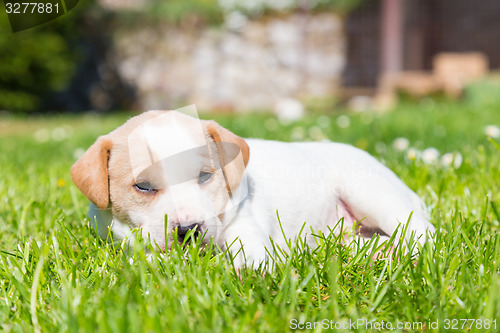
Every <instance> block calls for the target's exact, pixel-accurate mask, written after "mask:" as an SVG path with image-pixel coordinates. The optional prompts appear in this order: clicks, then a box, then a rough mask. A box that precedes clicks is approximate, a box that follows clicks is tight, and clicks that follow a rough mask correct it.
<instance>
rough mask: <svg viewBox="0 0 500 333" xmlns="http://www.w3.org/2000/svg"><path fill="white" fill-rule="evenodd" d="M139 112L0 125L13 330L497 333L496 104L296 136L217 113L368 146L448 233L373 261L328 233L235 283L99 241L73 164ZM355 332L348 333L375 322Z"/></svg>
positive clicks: (0, 221)
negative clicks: (406, 146)
mask: <svg viewBox="0 0 500 333" xmlns="http://www.w3.org/2000/svg"><path fill="white" fill-rule="evenodd" d="M128 116H129V115H126V114H116V115H112V116H107V117H102V116H96V115H94V116H91V115H88V116H67V115H66V116H54V117H51V118H45V119H36V118H34V119H11V118H5V117H4V118H0V151H1V153H0V234H1V238H0V249H1V252H0V325H1V326H0V327H1V329H2V331H12V332H24V331H41V332H53V331H61V332H68V331H70V332H75V331H89V332H94V331H96V330H99V331H105V332H109V331H123V332H138V331H162V332H177V331H195V332H212V331H224V332H248V331H256V332H257V331H258V332H261V331H272V332H275V331H276V332H286V331H290V330H293V328H294V327H295V326H294V325H293V324H294V323H298V322H302V323H305V322H321V321H322V320H328V321H330V320H332V321H333V322H332V323H330V324H333V325H334V324H335V323H337V325H340V324H341V323H344V325H345V324H348V323H352V322H356V321H357V320H367V321H375V322H376V323H381V322H382V321H383V322H384V323H387V322H390V323H391V324H392V325H393V326H394V328H396V324H397V323H398V322H421V323H422V329H423V330H427V331H434V330H435V329H433V326H431V325H430V324H431V323H435V322H436V321H438V324H439V329H438V330H440V331H444V330H445V329H444V328H445V324H446V322H445V320H447V319H448V320H454V319H456V320H458V323H457V326H456V327H457V328H461V327H462V325H463V321H460V320H461V319H481V320H483V321H484V320H486V319H488V320H496V329H493V324H492V323H491V324H490V330H491V331H500V315H499V314H500V292H499V290H500V278H499V273H500V269H499V262H500V237H499V233H498V231H499V227H500V225H499V220H500V168H499V165H500V148H499V147H498V146H496V145H495V142H496V143H497V144H498V139H497V141H494V140H492V141H490V140H488V138H487V137H486V135H485V134H484V127H485V126H486V125H491V124H496V125H499V124H500V107H498V106H497V107H496V108H495V107H492V106H489V107H487V108H484V109H481V108H480V107H478V106H477V105H468V104H466V103H463V104H459V103H453V102H445V101H442V102H434V101H431V100H426V101H423V102H421V103H418V104H405V105H402V106H400V107H399V108H398V109H396V110H394V111H393V112H391V113H388V114H382V115H378V114H371V113H366V114H347V117H348V119H349V121H350V125H349V126H348V127H346V128H341V127H339V126H338V125H337V123H341V124H342V122H344V123H345V116H346V114H334V115H331V116H324V115H311V116H308V117H307V118H306V119H304V120H303V121H301V122H300V123H294V124H289V125H282V124H281V123H280V122H278V121H276V120H275V119H274V118H273V117H272V116H269V115H265V114H260V115H242V116H239V117H235V116H227V115H225V116H214V118H216V119H217V120H218V121H219V122H220V123H221V124H222V125H224V126H225V127H228V128H229V129H231V130H233V131H234V132H236V133H237V134H239V135H241V136H245V137H248V136H250V137H263V138H268V139H277V140H285V141H289V140H291V139H292V138H295V139H303V140H308V139H311V137H312V138H315V139H321V138H322V137H327V138H329V139H331V140H334V141H341V142H348V143H351V144H354V145H357V146H359V147H362V148H363V149H366V150H368V151H369V152H370V153H372V154H374V155H375V156H376V157H377V158H379V159H380V160H382V161H383V162H384V163H385V164H386V165H387V166H389V167H390V168H391V169H392V170H394V171H395V172H396V173H397V174H398V175H399V176H400V177H401V178H402V179H403V180H404V181H405V182H406V183H407V184H408V185H409V186H410V187H411V188H412V189H414V190H415V191H416V192H417V193H418V194H419V195H421V197H422V198H423V199H424V201H425V202H426V203H427V204H428V205H429V206H430V207H432V222H433V223H434V224H435V225H436V227H437V229H438V232H437V234H436V237H435V247H434V248H431V247H429V246H425V247H424V248H423V249H422V250H421V254H420V256H418V257H415V256H410V255H405V254H404V252H402V251H400V250H396V251H394V252H393V253H390V254H385V255H382V256H380V257H379V258H378V259H376V260H374V259H373V258H372V257H373V256H372V255H369V254H368V251H369V250H371V249H375V248H380V247H382V248H384V246H385V244H382V245H381V244H376V243H375V240H374V242H373V243H370V244H368V245H367V246H366V247H365V248H360V249H358V250H357V251H354V249H355V248H356V247H357V245H356V244H350V245H342V244H340V242H339V240H338V239H337V238H336V237H335V236H333V235H330V236H329V237H323V238H318V243H319V246H318V248H316V249H312V248H308V247H307V246H305V245H303V244H295V245H294V246H292V251H291V252H290V255H281V256H280V258H274V259H275V260H276V261H277V262H276V269H275V270H274V271H271V272H267V273H263V272H262V271H260V270H256V271H252V270H242V271H240V273H239V275H238V274H236V272H235V270H234V268H233V267H232V265H231V263H230V260H228V259H227V258H226V257H225V256H224V255H222V254H216V255H212V254H211V251H206V250H204V251H202V250H200V249H199V248H198V247H197V246H196V245H195V244H194V245H189V246H188V247H187V249H186V250H185V251H182V250H180V248H177V249H174V250H173V251H171V252H169V253H166V254H159V253H156V252H153V254H152V256H151V258H150V259H149V260H148V259H147V258H146V251H145V247H147V245H144V244H143V243H142V242H138V243H137V245H136V246H135V247H134V248H133V249H132V251H130V253H128V252H127V251H124V246H123V245H120V244H114V245H113V244H107V243H104V242H102V241H101V240H99V239H98V238H96V236H95V233H94V231H93V230H92V229H91V228H90V227H89V225H88V220H87V219H86V218H85V215H86V208H87V205H88V201H87V199H86V198H85V197H83V195H81V194H80V193H79V191H78V190H77V189H76V187H75V186H74V185H73V184H72V182H71V178H70V175H69V168H70V166H71V164H72V163H73V161H74V160H75V155H76V154H77V153H78V151H81V149H86V148H87V147H88V146H89V145H90V144H91V143H92V142H93V141H94V140H95V139H96V137H97V136H98V135H101V134H104V133H107V132H108V131H110V130H111V129H113V128H115V127H116V126H118V125H119V124H121V123H122V122H123V121H124V120H125V119H126V118H127V117H128ZM342 116H343V118H341V119H340V120H339V117H342ZM398 137H404V138H407V139H408V140H409V142H410V146H411V147H413V148H415V149H417V150H420V151H421V150H423V149H425V148H428V147H435V148H437V149H438V150H439V151H440V153H441V154H444V153H447V152H458V153H460V154H461V156H462V157H463V162H462V164H461V166H460V167H459V168H453V167H445V166H442V165H441V163H440V162H436V163H430V164H426V163H424V162H423V161H422V160H421V159H419V158H417V159H410V158H408V156H407V152H405V151H401V152H400V151H396V150H395V149H394V148H393V146H392V143H393V141H394V139H396V138H398ZM54 138H55V139H57V140H55V139H54ZM389 204H390V203H389ZM294 320H296V321H294ZM322 323H324V324H326V321H325V322H322ZM291 324H292V325H291ZM450 324H453V322H450ZM385 325H387V324H385ZM415 325H418V324H415ZM483 325H484V324H483ZM470 326H471V321H469V322H468V323H467V325H466V327H470ZM472 326H473V329H472V330H473V331H477V330H479V329H478V328H479V326H478V322H474V324H473V325H472ZM352 327H353V326H350V327H348V328H347V330H346V331H365V327H366V326H365V325H363V326H362V327H361V326H360V327H358V330H354V329H352ZM434 327H435V326H434ZM482 327H484V326H482ZM319 330H320V329H319V326H317V327H316V331H319ZM366 331H370V330H366ZM372 331H373V330H372ZM394 331H395V332H397V331H401V330H398V329H395V330H394ZM404 331H421V330H420V329H419V328H418V326H415V327H414V329H405V330H404ZM454 331H455V332H456V331H457V330H454ZM458 331H462V329H459V330H458Z"/></svg>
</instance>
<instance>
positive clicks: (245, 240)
mask: <svg viewBox="0 0 500 333" xmlns="http://www.w3.org/2000/svg"><path fill="white" fill-rule="evenodd" d="M223 239H224V241H225V248H228V249H229V251H230V252H231V254H232V255H233V256H234V257H233V259H234V266H235V267H236V268H237V269H238V268H241V267H244V266H247V267H253V268H257V267H259V265H260V264H261V263H262V262H264V261H265V259H266V256H267V253H266V248H268V249H269V248H270V245H271V243H270V241H269V235H268V233H267V232H266V231H265V230H263V229H262V228H261V227H260V226H259V225H258V224H257V223H256V222H255V220H254V219H252V218H250V217H248V218H239V219H237V221H234V222H233V223H232V224H231V225H229V226H228V227H227V228H226V229H225V230H224V236H223Z"/></svg>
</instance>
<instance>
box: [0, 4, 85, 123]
mask: <svg viewBox="0 0 500 333" xmlns="http://www.w3.org/2000/svg"><path fill="white" fill-rule="evenodd" d="M85 2H86V3H85V4H84V5H83V4H80V5H78V6H77V7H76V8H75V9H74V10H72V11H70V12H69V13H67V14H65V15H63V16H62V17H59V18H58V19H56V20H54V21H50V22H48V23H46V24H43V25H41V26H37V27H34V28H32V29H28V30H25V31H21V32H18V33H12V30H11V28H10V25H9V20H8V17H7V15H6V14H5V12H4V11H2V13H0V109H4V110H9V111H13V112H16V113H18V112H33V111H38V110H39V109H40V107H41V106H42V102H43V97H44V96H45V95H46V94H47V93H49V92H54V91H58V90H61V89H63V88H64V87H65V86H66V84H67V83H68V81H69V80H70V78H71V75H72V74H73V72H74V70H75V68H76V66H77V64H78V61H79V54H78V47H77V45H76V44H77V41H78V39H79V38H80V36H81V31H80V29H79V25H78V23H79V21H80V20H79V19H80V18H81V16H82V15H83V11H84V9H85V8H86V7H88V5H89V3H92V2H93V0H88V1H85Z"/></svg>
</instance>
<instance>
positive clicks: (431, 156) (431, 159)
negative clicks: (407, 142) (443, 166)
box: [422, 147, 439, 164]
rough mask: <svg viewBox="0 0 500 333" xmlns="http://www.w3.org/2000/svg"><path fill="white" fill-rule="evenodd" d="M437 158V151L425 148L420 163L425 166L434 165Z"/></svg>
mask: <svg viewBox="0 0 500 333" xmlns="http://www.w3.org/2000/svg"><path fill="white" fill-rule="evenodd" d="M438 158H439V151H438V150H437V149H436V148H432V147H431V148H427V149H425V150H424V151H423V152H422V161H424V163H426V164H432V163H435V162H436V161H437V160H438Z"/></svg>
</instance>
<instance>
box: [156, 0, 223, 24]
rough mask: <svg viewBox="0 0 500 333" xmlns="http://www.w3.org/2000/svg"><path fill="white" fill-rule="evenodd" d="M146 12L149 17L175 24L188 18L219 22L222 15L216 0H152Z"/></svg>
mask: <svg viewBox="0 0 500 333" xmlns="http://www.w3.org/2000/svg"><path fill="white" fill-rule="evenodd" d="M146 13H147V14H148V16H149V17H153V18H156V19H160V20H161V21H168V22H172V23H176V24H179V23H181V22H182V21H184V20H186V19H190V18H195V19H202V21H204V22H205V23H220V22H222V15H223V13H222V11H221V8H220V7H219V5H218V0H190V1H186V0H169V1H163V0H153V1H150V2H149V4H148V6H147V8H146Z"/></svg>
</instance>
